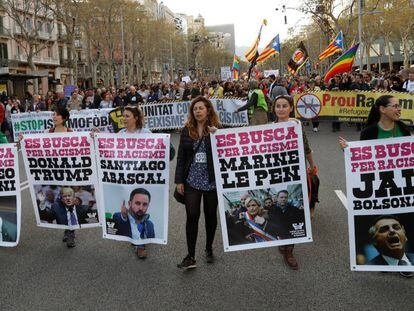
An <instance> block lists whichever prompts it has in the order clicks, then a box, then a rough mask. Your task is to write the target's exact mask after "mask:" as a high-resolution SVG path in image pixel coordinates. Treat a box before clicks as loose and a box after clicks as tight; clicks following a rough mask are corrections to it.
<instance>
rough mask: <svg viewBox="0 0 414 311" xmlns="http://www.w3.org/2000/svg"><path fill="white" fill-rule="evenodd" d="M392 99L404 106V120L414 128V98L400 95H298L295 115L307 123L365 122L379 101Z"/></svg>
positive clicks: (383, 93)
mask: <svg viewBox="0 0 414 311" xmlns="http://www.w3.org/2000/svg"><path fill="white" fill-rule="evenodd" d="M382 95H391V96H394V97H396V98H397V99H398V101H399V104H400V105H401V120H402V121H404V122H405V123H407V124H409V125H413V124H414V95H411V94H409V93H397V92H365V91H323V92H305V93H301V94H296V95H295V97H294V100H295V115H296V117H297V118H300V119H303V120H311V119H314V118H318V120H321V121H324V120H325V121H342V122H365V121H366V119H367V118H368V114H369V112H370V110H371V107H372V106H373V105H374V103H375V100H376V99H377V98H378V97H380V96H382Z"/></svg>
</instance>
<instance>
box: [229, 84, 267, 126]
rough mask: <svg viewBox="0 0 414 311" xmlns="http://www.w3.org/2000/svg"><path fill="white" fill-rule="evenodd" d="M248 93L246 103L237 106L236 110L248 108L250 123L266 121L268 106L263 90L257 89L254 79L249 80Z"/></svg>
mask: <svg viewBox="0 0 414 311" xmlns="http://www.w3.org/2000/svg"><path fill="white" fill-rule="evenodd" d="M249 89H250V91H249V95H248V101H247V104H246V105H244V106H242V107H240V108H238V109H237V110H236V112H240V111H243V110H246V109H247V110H248V116H249V124H250V125H263V124H266V123H267V122H268V117H267V111H268V106H267V102H266V98H265V95H264V94H263V91H262V90H261V89H259V84H258V83H257V81H256V80H250V81H249Z"/></svg>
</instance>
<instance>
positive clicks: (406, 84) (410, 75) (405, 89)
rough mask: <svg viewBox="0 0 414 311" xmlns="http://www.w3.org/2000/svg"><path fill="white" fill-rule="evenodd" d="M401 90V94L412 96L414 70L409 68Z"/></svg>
mask: <svg viewBox="0 0 414 311" xmlns="http://www.w3.org/2000/svg"><path fill="white" fill-rule="evenodd" d="M402 90H403V92H408V93H410V94H414V68H411V71H410V72H409V73H408V80H406V81H405V82H404V83H403V86H402Z"/></svg>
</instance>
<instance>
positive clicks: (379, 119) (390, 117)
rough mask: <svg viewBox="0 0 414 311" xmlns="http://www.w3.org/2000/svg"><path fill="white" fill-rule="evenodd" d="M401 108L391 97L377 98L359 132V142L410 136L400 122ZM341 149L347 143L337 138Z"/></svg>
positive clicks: (407, 129) (406, 128)
mask: <svg viewBox="0 0 414 311" xmlns="http://www.w3.org/2000/svg"><path fill="white" fill-rule="evenodd" d="M400 117H401V106H400V104H399V102H398V99H397V98H395V97H394V96H392V95H383V96H380V97H378V98H377V100H376V101H375V104H374V106H372V108H371V111H370V112H369V115H368V120H367V123H366V128H365V129H364V130H363V131H362V132H361V136H360V140H369V139H379V138H391V137H402V136H410V135H411V134H410V129H409V128H408V126H407V125H405V124H404V123H403V122H402V121H400ZM339 144H340V146H341V148H342V149H344V148H346V147H347V146H348V143H347V141H346V140H345V139H344V138H342V137H339Z"/></svg>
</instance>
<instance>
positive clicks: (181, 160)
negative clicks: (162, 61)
mask: <svg viewBox="0 0 414 311" xmlns="http://www.w3.org/2000/svg"><path fill="white" fill-rule="evenodd" d="M218 126H219V117H218V115H217V113H216V112H215V110H214V108H213V105H212V104H211V102H210V101H209V100H208V99H206V98H205V97H202V96H198V97H196V98H195V99H194V100H193V101H192V102H191V105H190V113H189V114H188V119H187V122H186V124H185V127H184V129H183V130H182V132H181V136H180V145H179V147H178V156H177V167H176V171H175V183H176V184H177V191H178V192H179V193H180V194H182V195H184V201H185V209H186V213H187V223H186V236H187V248H188V254H187V256H186V257H185V258H184V259H183V260H182V262H181V263H179V264H178V265H177V266H178V268H185V269H191V268H195V267H196V260H195V248H196V242H197V234H198V219H199V218H200V204H201V199H202V198H203V206H204V216H205V222H206V235H207V241H206V249H205V252H206V259H207V262H208V263H212V262H213V261H214V257H213V241H214V235H215V232H216V227H217V204H218V201H217V191H216V184H215V176H214V166H213V157H212V153H211V140H210V131H213V130H214V129H215V128H216V127H218Z"/></svg>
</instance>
